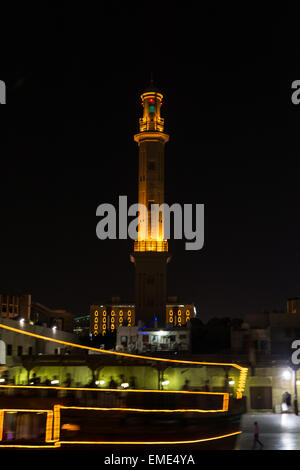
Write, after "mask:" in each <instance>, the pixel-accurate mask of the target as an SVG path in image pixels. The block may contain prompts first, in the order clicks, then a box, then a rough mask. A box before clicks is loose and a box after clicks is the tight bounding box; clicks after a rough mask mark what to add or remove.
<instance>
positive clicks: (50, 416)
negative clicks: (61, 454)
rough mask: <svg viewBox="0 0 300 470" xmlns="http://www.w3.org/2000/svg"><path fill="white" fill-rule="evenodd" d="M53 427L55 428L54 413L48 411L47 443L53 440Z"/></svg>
mask: <svg viewBox="0 0 300 470" xmlns="http://www.w3.org/2000/svg"><path fill="white" fill-rule="evenodd" d="M52 426H53V411H47V421H46V437H45V442H51V440H52Z"/></svg>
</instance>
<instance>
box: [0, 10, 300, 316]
mask: <svg viewBox="0 0 300 470" xmlns="http://www.w3.org/2000/svg"><path fill="white" fill-rule="evenodd" d="M122 3H124V4H125V2H122ZM45 4H46V3H45ZM53 5H54V6H53ZM55 5H56V4H55V2H54V3H51V6H49V7H40V8H41V10H40V11H38V12H37V11H33V9H32V11H31V10H30V8H31V7H30V6H29V7H28V5H26V11H25V6H24V15H26V19H27V21H24V18H23V17H22V12H19V15H18V18H15V21H14V29H13V30H12V31H11V33H10V37H8V45H9V53H7V56H6V57H5V60H4V61H3V62H2V65H3V64H4V65H5V67H4V68H3V69H1V74H2V76H1V77H0V79H4V80H6V82H7V85H8V104H9V105H10V106H7V107H6V110H7V119H6V122H7V130H5V135H3V134H4V133H3V134H2V143H1V154H2V158H1V185H0V195H1V199H0V205H1V230H0V242H1V270H0V291H7V292H11V291H18V292H28V293H32V295H33V299H34V300H36V301H39V302H41V303H43V304H45V305H47V306H49V307H52V308H67V309H68V310H70V311H71V312H73V313H74V314H76V315H80V314H86V313H88V312H89V305H90V304H92V303H97V302H101V301H105V300H106V299H110V298H111V296H113V295H114V296H116V295H119V296H120V297H121V298H123V299H124V300H129V299H134V265H133V264H132V263H130V260H129V254H130V251H131V250H132V248H133V242H132V241H131V240H125V241H124V240H122V241H118V240H106V241H100V240H98V239H97V237H96V231H95V230H96V224H97V221H98V218H97V217H96V208H97V206H98V205H99V204H101V203H103V202H108V203H112V204H116V203H117V201H118V196H119V195H127V196H128V202H129V204H132V203H134V202H136V201H137V189H138V188H137V176H138V147H137V144H136V143H135V142H134V140H133V135H134V133H136V132H137V131H138V118H139V117H140V116H141V113H142V107H141V104H140V103H141V100H140V93H141V92H142V91H143V89H144V88H145V87H146V86H147V85H148V82H149V77H150V73H151V72H153V75H154V81H155V83H156V85H157V87H158V88H159V89H160V90H161V92H162V93H163V94H164V99H163V106H162V117H164V118H165V129H166V131H167V132H168V133H169V134H170V142H169V143H167V144H166V152H165V176H166V181H165V198H166V202H167V203H169V204H172V203H174V202H178V203H181V204H184V203H193V204H196V203H204V204H205V245H204V248H203V249H202V250H200V251H185V247H184V243H185V241H184V240H183V241H174V240H171V241H170V242H169V249H170V251H171V252H172V254H173V258H172V261H171V263H170V264H169V265H168V295H178V296H179V299H182V300H183V301H185V302H195V304H196V306H197V310H198V313H199V315H200V318H201V319H203V320H204V321H206V320H208V319H209V318H212V317H214V316H231V317H241V316H243V315H244V314H245V313H259V312H262V311H264V310H269V311H270V310H272V309H277V310H279V309H281V308H282V307H283V305H284V302H285V300H286V299H287V298H289V297H298V296H299V297H300V282H299V280H300V247H299V239H300V223H299V203H300V192H299V180H300V177H299V113H300V106H298V107H296V106H294V105H292V103H291V83H292V81H293V80H296V79H300V76H299V73H298V72H297V69H296V66H298V64H299V49H298V51H297V40H296V38H297V31H298V30H299V24H298V25H297V18H296V15H289V14H288V12H285V11H283V12H282V13H281V15H276V16H275V15H274V16H272V15H271V14H270V13H269V14H268V15H264V14H262V13H261V14H260V13H258V12H245V11H241V12H235V13H237V16H233V15H232V14H231V11H230V10H228V9H225V7H223V10H218V11H215V12H214V11H213V10H210V11H207V10H196V9H193V8H192V7H186V8H181V9H176V7H173V8H172V9H171V10H170V11H159V12H157V11H156V10H155V8H153V9H152V10H151V11H150V12H149V11H147V10H143V9H140V10H133V9H132V10H130V9H129V8H130V7H128V5H127V3H126V4H125V5H124V6H123V7H122V6H118V5H119V4H117V3H115V4H114V7H113V9H111V10H110V11H104V10H103V9H100V10H98V11H96V10H95V11H93V10H92V9H88V7H84V6H81V8H82V9H81V10H79V9H78V10H76V7H74V6H70V7H69V8H67V7H65V8H62V7H59V6H55ZM157 5H159V4H157ZM125 6H126V7H125ZM157 8H158V7H157ZM225 13H227V15H225ZM37 17H38V19H37Z"/></svg>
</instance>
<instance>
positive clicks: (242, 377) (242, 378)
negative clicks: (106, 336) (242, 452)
mask: <svg viewBox="0 0 300 470" xmlns="http://www.w3.org/2000/svg"><path fill="white" fill-rule="evenodd" d="M0 328H3V329H5V330H8V331H14V332H15V333H20V334H22V335H26V336H31V337H32V338H37V339H41V340H44V341H50V342H54V343H58V344H64V345H66V346H70V347H74V348H79V349H84V350H90V351H96V352H98V353H101V354H108V355H112V356H119V357H128V358H136V359H143V360H145V359H146V360H148V361H157V362H164V363H168V364H174V363H176V364H189V365H192V364H194V365H202V366H203V365H208V366H230V367H233V368H235V369H237V370H239V382H238V393H237V398H242V395H243V391H244V389H245V384H246V378H247V372H248V369H247V368H246V367H242V366H240V365H238V364H234V363H224V362H206V361H188V360H182V359H169V358H163V357H153V356H144V355H138V354H129V353H121V352H118V351H110V350H104V349H99V348H94V347H91V346H85V345H83V344H76V343H70V342H68V341H63V340H60V339H56V338H50V337H48V336H43V335H38V334H36V333H32V332H30V331H24V330H20V329H19V328H14V327H12V326H8V325H4V324H1V323H0ZM0 387H1V386H0Z"/></svg>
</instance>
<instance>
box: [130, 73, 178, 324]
mask: <svg viewBox="0 0 300 470" xmlns="http://www.w3.org/2000/svg"><path fill="white" fill-rule="evenodd" d="M162 98H163V95H162V94H161V93H159V92H158V91H157V90H156V89H155V88H154V86H153V82H152V80H151V83H150V87H149V88H148V89H147V90H146V91H145V92H144V93H143V94H142V95H141V99H142V106H143V117H141V118H140V120H139V121H140V132H139V133H138V134H135V136H134V140H135V141H136V142H137V143H138V146H139V193H138V201H139V203H140V204H143V205H144V206H145V207H147V209H148V223H147V224H146V221H145V219H143V218H141V220H140V223H139V229H138V239H137V240H135V242H134V254H133V256H132V260H133V261H134V263H135V268H136V285H135V298H136V319H137V320H141V321H143V322H144V323H145V324H146V325H147V324H150V323H152V322H153V321H154V320H155V318H157V322H158V325H159V326H164V324H165V316H166V313H165V312H166V264H167V261H168V259H169V254H168V242H167V240H165V239H164V226H163V218H162V214H160V216H159V220H158V223H156V225H155V226H153V227H151V216H150V209H151V204H159V205H161V204H163V203H164V147H165V143H166V142H168V140H169V136H168V135H167V134H165V133H164V119H163V118H161V117H160V108H161V105H162Z"/></svg>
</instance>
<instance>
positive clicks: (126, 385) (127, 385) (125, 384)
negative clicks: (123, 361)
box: [121, 382, 129, 388]
mask: <svg viewBox="0 0 300 470" xmlns="http://www.w3.org/2000/svg"><path fill="white" fill-rule="evenodd" d="M121 387H122V388H128V387H129V383H127V382H123V383H122V384H121Z"/></svg>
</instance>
